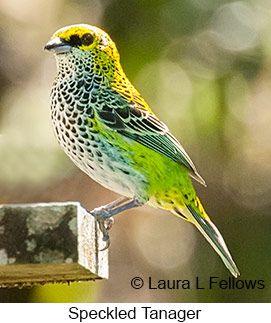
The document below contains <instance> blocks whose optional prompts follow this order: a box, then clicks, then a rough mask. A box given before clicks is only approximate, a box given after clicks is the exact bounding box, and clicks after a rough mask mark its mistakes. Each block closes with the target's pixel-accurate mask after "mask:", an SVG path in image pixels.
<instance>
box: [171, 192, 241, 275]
mask: <svg viewBox="0 0 271 323" xmlns="http://www.w3.org/2000/svg"><path fill="white" fill-rule="evenodd" d="M173 213H175V214H176V215H178V216H182V217H184V218H185V219H186V220H188V221H189V222H192V223H193V224H194V225H195V226H196V227H197V228H198V230H199V231H200V232H201V233H202V234H203V236H204V237H205V239H206V240H207V241H208V242H209V243H210V244H211V246H212V247H213V248H214V249H215V251H216V252H217V253H218V255H219V256H220V258H221V259H222V261H223V262H224V264H225V266H226V267H227V268H228V269H229V271H230V272H231V274H232V275H233V276H234V277H235V278H236V277H238V276H239V275H240V273H239V270H238V268H237V266H236V264H235V263H234V261H233V259H232V257H231V254H230V252H229V250H228V248H227V246H226V243H225V241H224V239H223V238H222V235H221V234H220V232H219V231H218V229H217V228H216V226H215V225H214V224H213V223H212V222H211V220H210V219H209V217H208V215H207V214H206V212H205V211H204V209H203V207H202V205H201V203H200V201H199V199H198V198H196V200H195V204H194V205H191V204H189V205H187V206H186V207H180V208H175V209H174V211H173Z"/></svg>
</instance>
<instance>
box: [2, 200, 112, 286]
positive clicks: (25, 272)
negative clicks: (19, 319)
mask: <svg viewBox="0 0 271 323" xmlns="http://www.w3.org/2000/svg"><path fill="white" fill-rule="evenodd" d="M103 246H104V242H103V240H102V235H101V233H100V230H99V228H98V225H97V222H96V220H95V219H94V218H93V217H92V216H91V215H90V214H89V213H87V212H86V210H85V209H84V208H82V207H81V205H80V204H79V203H77V202H67V203H40V204H25V205H2V206H1V205H0V287H16V286H21V287H24V286H32V285H34V284H37V283H40V284H45V283H49V282H50V283H60V282H61V283H65V282H70V281H82V280H95V279H99V278H108V251H107V250H105V251H100V250H101V249H102V248H103Z"/></svg>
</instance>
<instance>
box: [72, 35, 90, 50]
mask: <svg viewBox="0 0 271 323" xmlns="http://www.w3.org/2000/svg"><path fill="white" fill-rule="evenodd" d="M93 40H94V38H93V36H92V35H91V34H89V33H87V34H84V35H83V36H82V37H81V38H80V37H79V36H78V35H71V37H70V41H69V43H70V44H71V45H72V46H74V47H79V46H82V45H85V46H89V45H91V44H92V43H93Z"/></svg>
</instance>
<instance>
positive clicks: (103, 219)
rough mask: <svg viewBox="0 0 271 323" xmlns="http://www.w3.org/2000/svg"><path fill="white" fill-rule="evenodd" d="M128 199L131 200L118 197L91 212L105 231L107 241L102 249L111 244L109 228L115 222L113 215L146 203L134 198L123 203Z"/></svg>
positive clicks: (104, 235) (104, 238)
mask: <svg viewBox="0 0 271 323" xmlns="http://www.w3.org/2000/svg"><path fill="white" fill-rule="evenodd" d="M127 200H129V198H127V197H121V198H119V199H117V200H116V201H113V202H111V203H109V204H107V205H105V206H102V207H100V208H96V209H94V210H93V211H90V212H89V213H90V214H91V215H92V216H94V217H95V219H96V220H97V221H98V223H99V228H100V230H101V231H102V233H103V240H104V241H105V243H106V245H105V247H104V248H103V249H102V250H106V249H107V248H108V247H109V245H110V237H109V233H108V230H109V229H110V228H111V227H112V224H113V219H112V218H111V217H112V216H113V215H116V214H118V213H120V212H123V211H126V210H129V209H132V208H134V207H137V206H141V205H143V204H144V203H141V202H139V201H138V200H136V199H134V200H132V201H129V202H127V203H125V204H123V205H121V204H122V203H124V202H126V201H127ZM108 221H109V222H108ZM102 250H101V251H102Z"/></svg>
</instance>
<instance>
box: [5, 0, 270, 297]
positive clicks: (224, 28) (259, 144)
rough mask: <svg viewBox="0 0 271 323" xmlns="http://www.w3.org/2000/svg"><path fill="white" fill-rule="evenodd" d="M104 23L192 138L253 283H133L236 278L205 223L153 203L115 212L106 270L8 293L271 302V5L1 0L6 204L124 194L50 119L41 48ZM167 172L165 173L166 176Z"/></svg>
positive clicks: (162, 113) (223, 226)
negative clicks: (178, 286)
mask: <svg viewBox="0 0 271 323" xmlns="http://www.w3.org/2000/svg"><path fill="white" fill-rule="evenodd" d="M75 23H88V24H92V25H97V26H98V27H101V28H102V29H104V30H106V31H107V32H108V33H109V34H110V35H111V37H112V39H113V40H114V41H115V42H116V44H117V46H118V49H119V51H120V55H121V62H122V65H123V68H124V70H125V72H126V74H127V76H128V77H129V79H130V80H131V81H132V82H133V83H134V84H135V86H136V88H137V89H138V90H139V91H140V93H141V94H142V95H143V97H144V98H145V99H146V101H147V102H148V103H149V105H150V107H151V108H152V109H153V111H154V112H155V113H156V114H157V115H158V116H159V118H160V119H161V120H163V121H164V122H165V123H166V124H167V125H168V126H169V128H170V129H171V131H172V132H173V134H174V135H175V136H176V137H177V138H178V139H179V140H180V142H181V143H182V144H183V145H184V147H185V149H186V151H187V152H188V153H189V155H190V156H191V158H192V159H193V161H194V163H195V164H196V166H197V168H198V170H199V172H200V174H201V175H202V176H203V177H204V178H205V180H206V182H207V184H208V187H207V188H204V187H202V186H200V185H198V184H197V183H195V188H196V190H197V192H198V195H199V196H200V198H201V200H202V202H203V204H204V206H205V208H206V210H207V212H208V213H209V215H210V217H211V218H212V220H213V221H214V223H215V224H216V225H217V226H218V228H219V229H220V231H221V232H222V234H223V236H224V238H225V240H226V242H227V244H228V246H229V249H230V250H231V252H232V255H233V258H234V259H235V261H236V263H237V265H238V267H239V269H240V272H241V277H240V279H242V280H244V279H253V280H254V279H256V280H260V279H262V280H264V281H265V288H264V289H255V290H245V289H242V290H237V289H234V290H230V289H226V290H219V289H217V288H216V289H214V290H196V289H195V288H191V289H190V290H160V291H159V290H148V289H147V287H144V288H142V289H141V290H133V289H132V288H131V286H130V281H131V279H132V278H133V277H134V276H141V277H142V278H143V279H147V278H148V277H149V276H151V277H152V278H153V280H154V281H157V280H159V279H169V280H172V279H189V280H191V281H193V280H194V279H195V277H196V276H198V277H200V279H201V281H202V282H203V283H207V280H208V277H210V276H218V277H220V278H221V279H228V277H229V273H228V272H227V270H226V269H225V268H224V265H223V264H222V262H221V260H220V259H219V257H218V256H217V255H216V254H215V252H214V251H213V250H212V248H211V247H210V246H209V245H208V244H207V243H206V242H205V240H204V238H203V237H202V236H201V235H200V233H199V232H197V230H196V229H195V228H194V227H193V226H192V225H190V224H189V223H186V222H185V221H182V220H180V219H178V218H177V217H174V216H173V215H172V214H171V213H169V212H162V211H159V210H156V209H152V208H150V207H142V208H140V209H138V210H134V211H129V212H125V213H123V214H121V215H118V216H116V218H115V225H114V226H113V229H112V231H111V241H112V242H111V247H110V279H109V280H108V281H97V282H89V283H73V284H71V285H70V286H64V285H48V286H42V287H35V288H32V289H23V290H19V289H11V290H0V301H2V302H13V301H17V302H21V301H23V302H82V301H85V302H269V301H270V300H271V279H270V278H271V239H270V235H271V216H270V206H271V194H270V193H271V185H270V183H271V125H270V121H271V2H270V1H269V0H254V1H238V2H234V1H223V0H219V1H218V0H182V1H180V0H129V1H127V0H103V1H98V0H88V1H87V0H83V1H75V0H47V1H41V0H39V1H37V0H35V1H34V0H24V1H19V0H3V1H1V2H0V30H1V32H0V57H1V59H0V133H1V134H0V203H1V204H4V203H29V202H50V201H69V200H72V201H80V202H81V204H82V205H83V206H84V207H86V208H87V209H92V208H94V207H97V206H100V205H103V204H105V203H107V202H109V201H111V200H113V199H114V198H116V197H117V195H116V194H114V193H112V192H110V191H108V190H106V189H104V188H103V187H101V186H99V185H98V184H96V183H95V182H94V181H92V180H91V179H89V178H88V177H87V176H86V175H85V174H83V173H82V172H80V171H79V170H78V169H76V167H75V166H74V165H73V164H72V162H71V161H70V160H69V159H68V157H66V155H65V154H64V153H63V152H62V150H61V149H60V148H59V146H58V145H57V142H56V140H55V138H54V136H53V131H52V128H51V123H50V116H49V93H50V88H51V84H52V81H53V78H54V76H55V73H56V67H55V59H54V57H53V55H52V54H50V53H48V52H45V51H44V50H43V47H44V45H45V44H46V42H47V41H48V40H49V38H50V37H51V35H52V34H53V33H54V32H55V31H56V30H57V29H58V28H60V27H63V26H65V25H70V24H75ZM167 175H168V174H165V176H167Z"/></svg>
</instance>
